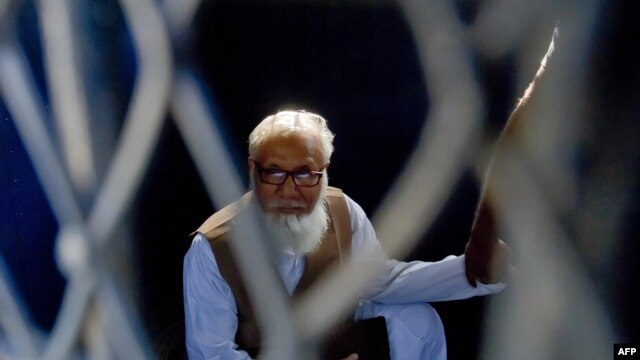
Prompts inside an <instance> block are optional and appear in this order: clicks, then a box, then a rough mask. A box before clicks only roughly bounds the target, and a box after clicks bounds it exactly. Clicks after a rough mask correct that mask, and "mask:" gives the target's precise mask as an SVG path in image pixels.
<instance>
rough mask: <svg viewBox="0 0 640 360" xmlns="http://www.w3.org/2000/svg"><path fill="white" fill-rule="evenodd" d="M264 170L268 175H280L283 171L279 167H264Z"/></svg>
mask: <svg viewBox="0 0 640 360" xmlns="http://www.w3.org/2000/svg"><path fill="white" fill-rule="evenodd" d="M264 172H265V173H266V174H267V175H270V176H282V175H284V171H282V170H280V169H265V170H264Z"/></svg>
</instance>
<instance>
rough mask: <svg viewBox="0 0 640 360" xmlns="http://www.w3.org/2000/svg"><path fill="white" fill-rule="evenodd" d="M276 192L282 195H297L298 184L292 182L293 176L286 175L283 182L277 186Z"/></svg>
mask: <svg viewBox="0 0 640 360" xmlns="http://www.w3.org/2000/svg"><path fill="white" fill-rule="evenodd" d="M278 192H279V193H280V196H282V197H293V196H297V195H298V186H297V185H296V184H295V183H294V182H293V176H287V178H286V179H285V180H284V182H283V183H282V184H281V185H280V186H278Z"/></svg>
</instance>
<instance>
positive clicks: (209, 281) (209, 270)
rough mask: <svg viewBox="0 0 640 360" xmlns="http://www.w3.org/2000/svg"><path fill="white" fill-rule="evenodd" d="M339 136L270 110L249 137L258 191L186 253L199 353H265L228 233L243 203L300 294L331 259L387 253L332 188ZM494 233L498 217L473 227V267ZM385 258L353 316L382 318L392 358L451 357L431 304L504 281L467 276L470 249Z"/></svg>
mask: <svg viewBox="0 0 640 360" xmlns="http://www.w3.org/2000/svg"><path fill="white" fill-rule="evenodd" d="M332 141H333V134H332V133H331V131H330V130H329V129H328V127H327V123H326V120H325V119H324V118H322V117H321V116H319V115H316V114H312V113H309V112H305V111H282V112H279V113H277V114H275V115H272V116H269V117H267V118H266V119H264V120H263V121H262V122H261V123H260V124H259V125H258V126H257V127H256V128H255V129H254V130H253V132H252V133H251V134H250V136H249V159H248V164H249V172H250V178H251V184H252V187H253V191H250V192H249V193H247V194H246V195H245V196H244V197H243V198H242V199H241V200H239V201H238V202H236V203H234V204H232V205H230V206H228V207H226V208H224V209H222V210H221V211H219V212H218V213H216V214H214V215H212V216H211V217H210V218H209V219H208V220H207V221H206V222H205V223H204V224H203V225H202V226H201V227H200V228H199V229H198V230H197V231H196V233H195V234H196V235H195V237H194V239H193V242H192V244H191V248H190V249H189V251H188V253H187V254H186V256H185V259H184V309H185V317H186V321H185V322H186V337H187V340H186V341H187V351H188V354H189V357H190V358H191V359H205V358H206V359H211V358H215V359H247V358H250V356H255V354H256V353H257V352H258V351H259V346H260V343H259V341H260V337H259V331H258V329H257V327H256V325H255V324H256V322H255V318H254V316H253V312H252V309H251V306H250V304H247V303H248V302H249V301H250V299H248V298H247V295H246V291H245V290H244V288H243V285H242V281H241V280H239V276H238V274H237V268H236V267H235V264H234V263H233V260H232V258H231V253H230V251H229V250H228V247H227V245H226V244H227V242H228V241H232V240H231V239H229V238H228V234H229V232H228V229H229V227H230V226H232V223H233V218H234V217H235V216H238V215H239V214H241V213H242V211H243V209H246V208H247V207H250V206H255V207H257V208H258V209H259V210H260V211H259V212H260V214H262V215H263V216H262V218H263V220H264V224H265V229H267V230H268V231H270V232H271V233H272V235H273V236H274V239H276V240H277V244H278V246H279V250H280V251H279V252H280V254H279V256H276V258H275V261H276V262H277V264H276V265H277V269H278V271H279V273H280V275H281V278H282V281H283V284H284V286H285V288H286V290H287V291H288V292H289V293H290V294H292V295H295V294H297V293H298V292H300V291H302V290H304V288H306V287H308V286H309V285H310V284H312V283H313V281H314V280H315V278H316V277H317V275H318V273H320V272H321V271H322V270H324V269H325V268H326V267H327V266H328V264H329V263H331V262H332V261H333V260H336V261H348V260H351V261H361V260H367V259H370V258H374V257H375V258H376V259H379V256H380V254H383V251H382V248H381V245H380V243H379V241H378V239H377V238H376V233H375V231H374V229H373V227H372V225H371V223H370V221H369V220H368V218H367V216H366V214H365V213H364V211H363V210H362V208H361V207H360V206H359V205H358V204H357V203H356V202H355V201H353V200H352V199H351V198H349V197H348V196H347V195H345V194H343V193H342V191H340V190H339V189H337V188H333V187H329V186H328V179H327V169H328V167H329V160H330V158H331V154H332V152H333V145H332ZM476 223H477V221H476ZM493 231H494V229H493V226H492V224H490V223H489V224H487V223H486V222H483V223H482V224H480V225H479V226H474V232H475V237H476V238H477V239H478V240H474V236H472V239H471V240H470V242H469V244H468V245H467V250H466V252H467V255H466V256H467V257H469V259H467V264H476V265H474V266H477V267H479V268H486V267H487V266H488V264H487V261H488V259H489V258H490V256H487V254H490V253H491V252H492V251H493V247H494V246H495V244H496V243H497V240H492V239H489V240H487V238H489V237H493V236H494V233H493ZM472 234H473V232H472ZM383 256H384V255H383ZM471 257H473V259H471ZM470 260H472V261H470ZM384 264H385V266H384V269H383V271H382V272H381V273H380V275H379V276H378V277H377V278H376V280H375V281H374V283H373V284H371V286H370V287H369V288H368V289H367V290H366V291H365V293H364V294H363V298H362V299H361V301H359V302H358V305H357V307H356V309H355V315H354V320H356V321H358V320H362V319H371V318H379V317H383V318H384V320H385V321H384V323H385V324H386V333H387V334H388V341H389V347H388V348H389V351H390V356H391V358H392V359H446V344H445V336H444V329H443V326H442V322H441V320H440V318H439V316H438V314H437V313H436V311H435V310H434V309H433V308H432V307H431V306H429V304H428V302H432V301H445V300H456V299H464V298H469V297H471V296H478V295H486V294H492V293H496V292H498V291H500V290H501V289H502V288H503V287H504V285H503V284H500V283H498V284H484V283H482V282H481V281H483V280H488V279H487V278H484V277H477V276H475V275H474V274H477V272H471V271H467V273H465V256H464V255H463V256H459V257H455V256H449V257H447V258H445V259H444V260H442V261H439V262H433V263H430V262H421V261H414V262H409V263H407V262H400V261H396V260H392V259H388V258H386V257H385V258H384ZM467 266H470V265H467ZM467 270H469V269H467ZM476 280H478V282H476ZM470 283H472V284H473V286H472V285H470ZM347 355H348V354H347ZM350 358H356V356H354V355H351V357H350Z"/></svg>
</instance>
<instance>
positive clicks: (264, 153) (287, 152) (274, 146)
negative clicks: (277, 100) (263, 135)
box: [256, 132, 322, 165]
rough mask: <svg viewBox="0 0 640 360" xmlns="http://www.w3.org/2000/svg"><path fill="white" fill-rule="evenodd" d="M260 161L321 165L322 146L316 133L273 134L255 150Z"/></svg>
mask: <svg viewBox="0 0 640 360" xmlns="http://www.w3.org/2000/svg"><path fill="white" fill-rule="evenodd" d="M257 157H258V159H256V160H261V161H275V162H291V163H295V162H298V163H305V164H309V165H322V147H321V143H320V140H319V138H318V136H317V135H314V134H311V133H308V132H294V133H284V134H282V133H281V134H273V135H271V136H269V137H268V138H267V139H265V141H264V143H263V144H262V145H261V146H260V147H259V149H258V152H257Z"/></svg>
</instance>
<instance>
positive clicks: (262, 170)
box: [251, 160, 325, 187]
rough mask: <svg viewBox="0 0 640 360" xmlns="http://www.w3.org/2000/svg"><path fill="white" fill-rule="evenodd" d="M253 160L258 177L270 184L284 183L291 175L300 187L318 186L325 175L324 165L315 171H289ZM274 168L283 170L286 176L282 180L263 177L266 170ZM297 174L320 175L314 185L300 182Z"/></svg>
mask: <svg viewBox="0 0 640 360" xmlns="http://www.w3.org/2000/svg"><path fill="white" fill-rule="evenodd" d="M251 162H253V164H254V165H255V167H256V170H257V171H258V178H259V179H260V181H261V182H263V183H265V184H269V185H282V184H284V183H285V182H287V179H288V178H289V177H291V179H293V183H294V184H295V185H296V186H299V187H314V186H318V184H320V180H321V179H322V176H323V175H324V170H325V167H323V168H322V169H320V171H314V170H296V171H287V170H283V169H280V168H265V167H262V166H260V164H258V163H257V162H256V161H255V160H251ZM273 170H277V171H281V172H283V173H284V174H285V176H284V178H282V181H281V182H272V181H266V180H265V179H264V178H263V174H264V173H265V172H268V171H273ZM297 174H312V175H316V176H318V179H317V181H316V183H315V184H313V185H305V184H298V180H297V178H296V175H297Z"/></svg>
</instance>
